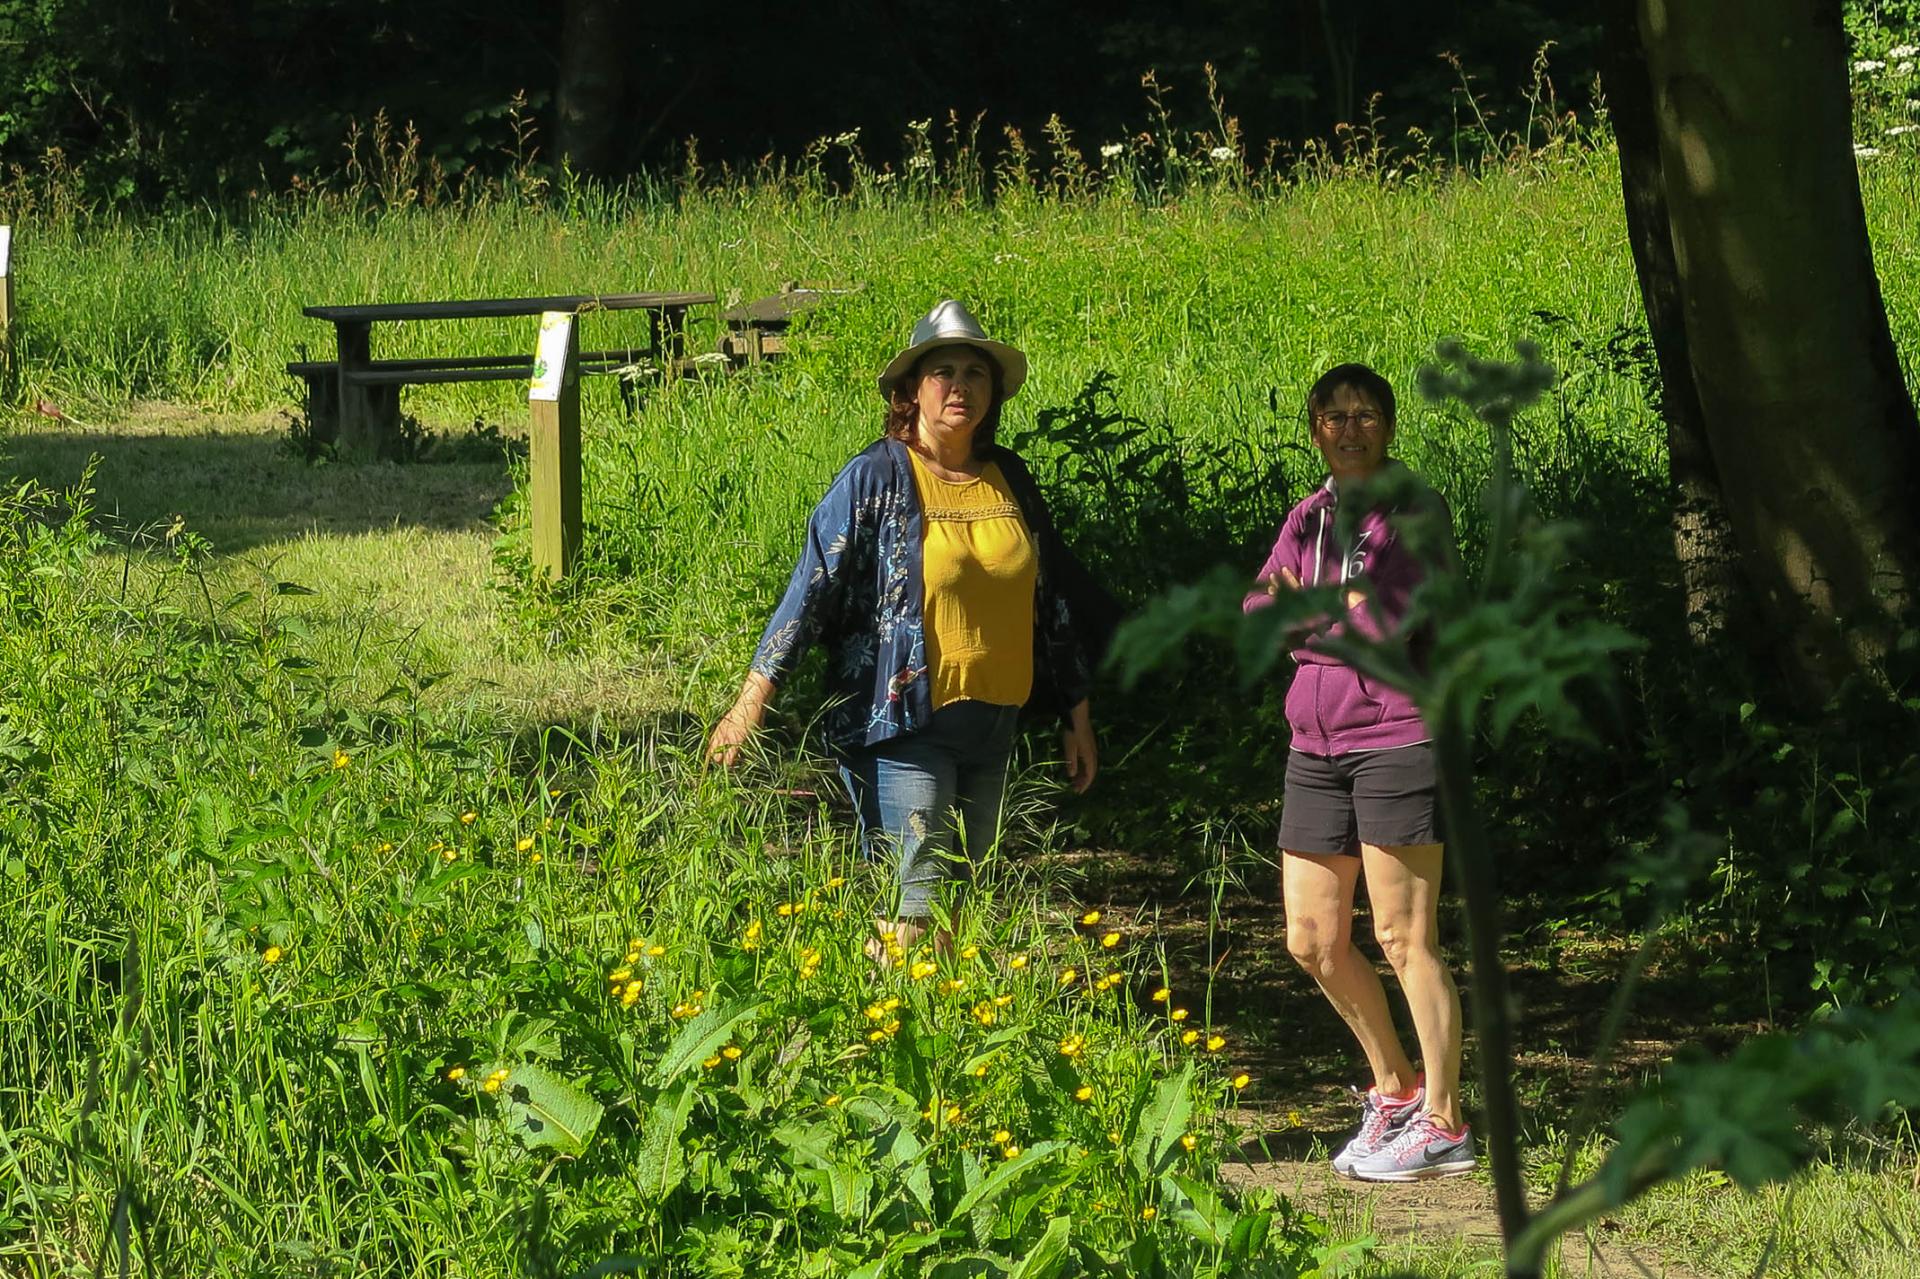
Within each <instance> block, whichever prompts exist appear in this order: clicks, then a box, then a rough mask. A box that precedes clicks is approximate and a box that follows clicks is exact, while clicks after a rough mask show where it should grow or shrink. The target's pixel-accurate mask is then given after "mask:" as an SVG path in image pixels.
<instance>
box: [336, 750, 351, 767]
mask: <svg viewBox="0 0 1920 1279" xmlns="http://www.w3.org/2000/svg"><path fill="white" fill-rule="evenodd" d="M351 763H353V756H351V755H349V754H347V753H346V752H345V751H335V752H334V753H333V766H334V767H335V768H345V767H346V766H347V765H348V764H351Z"/></svg>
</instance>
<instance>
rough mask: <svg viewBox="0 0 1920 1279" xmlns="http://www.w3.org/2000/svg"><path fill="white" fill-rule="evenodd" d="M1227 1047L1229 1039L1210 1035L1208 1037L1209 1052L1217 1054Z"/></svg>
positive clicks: (1223, 1036)
mask: <svg viewBox="0 0 1920 1279" xmlns="http://www.w3.org/2000/svg"><path fill="white" fill-rule="evenodd" d="M1226 1046H1227V1038H1226V1036H1225V1035H1208V1036H1207V1051H1208V1052H1210V1053H1217V1052H1219V1051H1220V1050H1221V1049H1222V1048H1225V1047H1226Z"/></svg>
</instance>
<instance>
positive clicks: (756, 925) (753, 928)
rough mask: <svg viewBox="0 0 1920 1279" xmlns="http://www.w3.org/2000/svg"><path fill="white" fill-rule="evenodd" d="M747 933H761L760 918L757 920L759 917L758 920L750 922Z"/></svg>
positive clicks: (751, 934)
mask: <svg viewBox="0 0 1920 1279" xmlns="http://www.w3.org/2000/svg"><path fill="white" fill-rule="evenodd" d="M746 935H747V936H748V937H758V936H759V935H760V921H759V920H757V919H756V920H754V921H753V922H752V923H751V924H748V925H747V932H746Z"/></svg>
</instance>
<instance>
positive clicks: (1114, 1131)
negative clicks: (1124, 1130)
mask: <svg viewBox="0 0 1920 1279" xmlns="http://www.w3.org/2000/svg"><path fill="white" fill-rule="evenodd" d="M1107 1144H1108V1145H1112V1146H1117V1145H1119V1144H1120V1130H1119V1129H1118V1128H1109V1129H1107Z"/></svg>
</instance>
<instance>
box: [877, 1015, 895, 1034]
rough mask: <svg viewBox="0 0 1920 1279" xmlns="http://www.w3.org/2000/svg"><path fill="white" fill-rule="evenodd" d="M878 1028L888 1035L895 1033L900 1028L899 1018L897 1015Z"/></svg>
mask: <svg viewBox="0 0 1920 1279" xmlns="http://www.w3.org/2000/svg"><path fill="white" fill-rule="evenodd" d="M880 1029H882V1030H884V1031H886V1032H887V1033H888V1034H889V1035H891V1034H894V1033H896V1032H897V1031H898V1030H899V1029H900V1019H899V1018H898V1017H895V1018H894V1019H893V1020H892V1021H890V1022H888V1023H887V1024H886V1025H884V1026H882V1027H881V1028H880Z"/></svg>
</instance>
